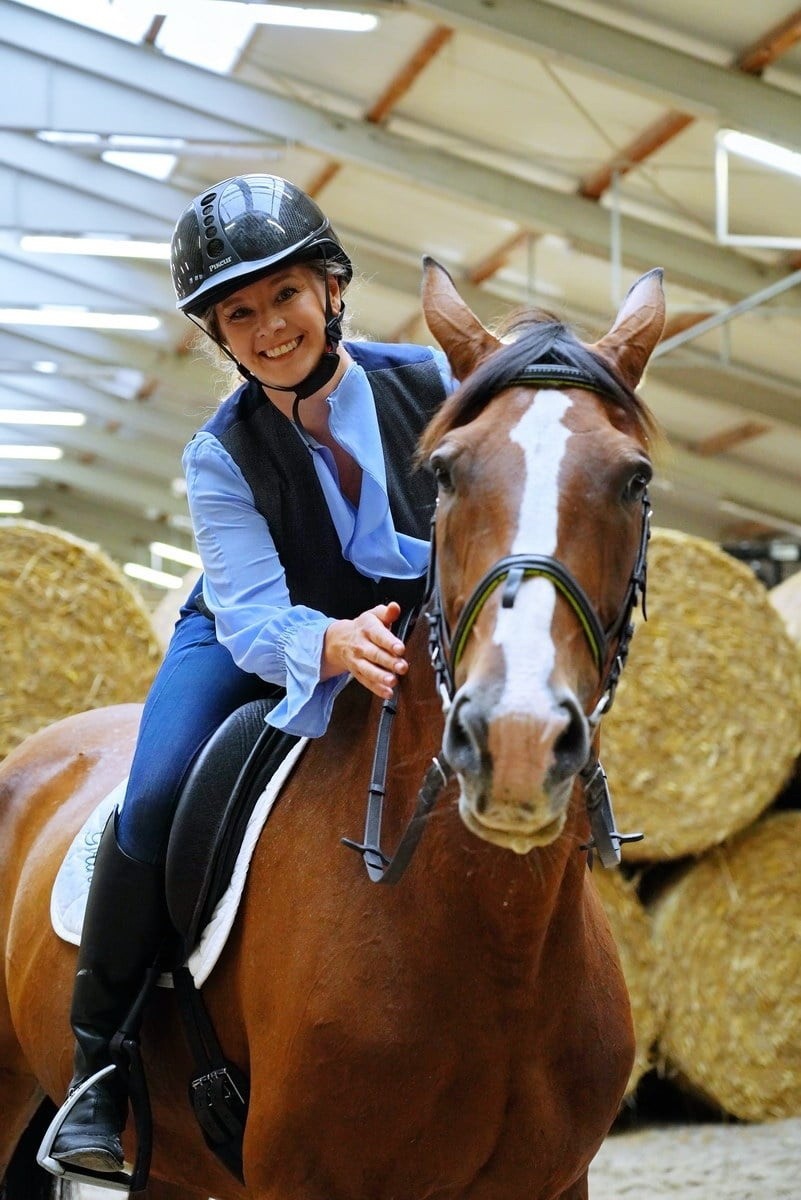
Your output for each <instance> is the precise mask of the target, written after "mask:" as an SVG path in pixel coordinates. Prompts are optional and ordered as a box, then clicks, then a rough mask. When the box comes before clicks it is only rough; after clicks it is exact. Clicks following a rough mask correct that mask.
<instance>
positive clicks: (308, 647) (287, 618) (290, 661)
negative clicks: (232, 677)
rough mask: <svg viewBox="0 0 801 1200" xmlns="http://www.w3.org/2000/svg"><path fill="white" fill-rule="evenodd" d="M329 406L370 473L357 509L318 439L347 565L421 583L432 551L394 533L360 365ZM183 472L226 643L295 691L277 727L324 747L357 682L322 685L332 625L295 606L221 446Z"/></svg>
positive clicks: (274, 717) (335, 429)
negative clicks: (337, 702) (334, 714)
mask: <svg viewBox="0 0 801 1200" xmlns="http://www.w3.org/2000/svg"><path fill="white" fill-rule="evenodd" d="M431 353H432V355H433V356H434V358H435V360H436V362H437V365H438V367H439V370H440V375H441V377H442V381H443V384H444V386H445V391H446V393H450V392H452V391H453V390H454V389H455V387H456V386H457V384H456V381H455V380H454V379H453V376H452V374H451V370H450V367H449V365H448V362H447V359H446V358H445V355H444V354H443V353H442V352H441V351H439V350H433V349H432V351H431ZM328 406H329V409H330V417H329V426H330V430H331V433H332V435H333V437H334V438H335V439H336V440H337V442H339V444H340V445H341V446H342V448H343V449H344V450H346V451H347V452H348V453H349V454H350V455H351V456H352V457H353V458H354V459H355V461H356V462H357V463H358V464H359V466H360V467H361V469H362V484H361V492H360V496H359V505H358V508H356V507H354V506H353V505H352V504H351V503H350V502H349V501H348V500H347V499H346V498H345V497H344V496H343V495H342V492H341V491H340V489H339V478H338V474H337V468H336V464H335V462H334V457H333V455H332V454H331V452H330V450H329V449H328V448H327V447H326V446H322V445H320V444H319V443H317V442H316V441H314V440H313V439H311V444H312V446H313V461H314V467H315V471H316V473H317V478H318V479H319V481H320V486H321V488H322V491H323V495H324V497H325V501H326V504H327V505H328V508H329V511H330V513H331V518H332V520H333V523H334V526H335V528H336V531H337V534H338V536H339V540H340V543H341V546H342V554H343V556H344V558H345V559H346V560H347V561H348V562H351V563H352V564H353V565H354V566H355V567H356V568H357V570H359V571H360V572H361V573H362V574H363V575H366V576H368V577H369V578H372V579H376V580H377V579H380V578H381V577H382V576H385V575H388V576H391V577H394V578H400V579H413V578H417V577H418V576H420V575H422V574H423V572H424V571H425V569H426V564H427V561H428V542H426V541H421V540H420V539H419V538H414V537H409V536H407V535H405V534H402V533H398V532H397V531H396V530H395V528H394V525H393V521H392V514H391V512H390V508H389V499H388V496H387V483H386V473H385V468H384V454H383V449H382V445H381V435H380V431H379V427H378V418H377V415H376V410H375V402H374V399H373V393H372V391H371V389H370V385H369V383H368V380H367V376H366V375H365V372H364V370H363V369H362V368H361V367H360V366H359V365H358V364H357V363H355V362H353V363H351V364H350V365H349V366H348V368H347V370H346V371H345V374H344V375H343V377H342V379H341V380H340V382H339V383H338V385H337V387H336V388H335V389H334V391H333V392H332V393H331V395H330V396H329V397H328ZM300 436H301V435H300V432H298V437H300ZM183 466H184V472H185V474H186V485H187V499H188V501H189V511H190V513H191V516H192V523H193V526H194V531H195V540H196V542H197V548H198V553H199V554H200V557H201V560H202V562H203V571H204V579H203V598H204V600H205V601H206V604H207V605H208V606H209V608H210V609H211V611H212V612H213V613H214V616H215V623H216V628H217V637H218V639H219V641H220V642H221V643H222V645H224V646H225V647H226V648H227V649H228V650H229V651H230V653H231V656H232V657H233V659H234V662H235V663H236V664H237V666H238V667H240V668H241V669H242V670H243V671H248V672H250V673H252V674H255V675H259V676H260V677H261V678H262V679H265V680H267V681H268V682H270V683H275V684H278V685H280V686H281V687H284V688H285V689H286V696H285V698H284V699H283V700H281V702H280V703H279V704H278V705H277V706H276V707H275V708H274V709H273V711H272V712H271V713H270V716H269V718H268V720H269V722H270V724H271V725H274V726H276V728H278V729H283V730H286V732H288V733H294V734H300V735H301V736H305V737H318V736H319V735H320V734H322V733H324V732H325V730H326V728H327V726H328V722H329V719H330V716H331V709H332V706H333V703H334V699H335V697H336V696H337V694H338V693H339V692H340V691H341V690H342V688H343V687H344V685H345V683H346V682H347V680H348V678H349V676H348V675H347V674H342V675H338V676H335V677H333V678H331V679H326V680H321V679H320V665H321V660H322V651H323V639H324V637H325V632H326V629H327V628H328V626H329V625H330V624H331V623H332V618H331V617H328V616H326V615H325V614H324V613H321V612H318V611H316V610H315V609H312V608H307V607H305V606H304V605H301V604H295V605H293V604H292V601H291V600H290V596H289V589H288V587H287V582H286V576H285V574H284V568H283V566H282V565H281V561H280V559H279V557H278V553H277V550H276V547H275V543H274V541H273V538H272V535H271V533H270V529H269V526H268V525H267V522H266V520H265V519H264V517H263V516H262V515H261V513H259V512H258V510H257V509H256V507H255V505H254V501H253V493H252V492H251V490H250V488H249V487H248V485H247V483H246V482H245V480H244V478H243V476H242V473H241V471H240V470H239V468H238V467H237V465H236V463H235V462H234V461H233V459H232V458H231V456H230V455H229V454H228V452H227V451H226V450H225V448H224V447H223V446H222V445H221V443H220V442H219V441H218V440H217V438H216V437H214V435H213V434H211V433H208V432H206V431H201V432H200V433H198V434H196V435H195V437H194V438H193V439H192V441H191V442H190V443H189V445H188V446H187V447H186V450H185V451H184V455H183Z"/></svg>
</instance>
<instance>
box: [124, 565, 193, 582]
mask: <svg viewBox="0 0 801 1200" xmlns="http://www.w3.org/2000/svg"><path fill="white" fill-rule="evenodd" d="M122 569H123V571H124V572H125V574H126V575H130V577H131V579H141V580H143V581H144V582H145V583H153V584H155V586H156V587H161V588H179V587H181V585H182V584H183V578H182V577H181V576H180V575H168V574H167V572H166V571H154V570H153V568H152V567H143V566H142V565H141V563H134V562H127V563H125V565H124V566H123V568H122Z"/></svg>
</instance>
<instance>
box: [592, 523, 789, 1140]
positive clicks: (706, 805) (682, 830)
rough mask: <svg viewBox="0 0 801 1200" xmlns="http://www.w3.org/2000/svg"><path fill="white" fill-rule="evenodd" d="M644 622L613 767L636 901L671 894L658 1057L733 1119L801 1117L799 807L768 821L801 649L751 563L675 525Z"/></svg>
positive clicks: (656, 547) (616, 729)
mask: <svg viewBox="0 0 801 1200" xmlns="http://www.w3.org/2000/svg"><path fill="white" fill-rule="evenodd" d="M637 624H638V629H637V633H636V636H635V638H634V641H633V643H632V649H631V655H630V660H629V664H628V666H627V669H626V671H625V673H624V676H623V679H622V682H621V685H620V689H619V691H618V696H617V700H616V704H615V707H614V709H613V710H612V712H611V713H610V714H609V717H608V718H606V719H605V721H604V725H603V746H602V752H603V753H602V756H603V761H604V765H605V767H606V770H607V772H608V774H609V778H610V782H611V786H612V794H613V798H614V804H615V811H616V815H617V819H618V825H619V827H620V828H621V829H623V830H624V831H627V830H631V829H640V830H643V831H644V832H645V835H646V837H645V840H644V841H643V842H641V843H635V844H632V845H630V846H627V847H626V850H625V858H626V860H627V861H628V862H629V863H631V862H635V863H636V864H637V867H638V878H639V882H640V891H641V893H642V894H644V895H648V894H649V893H653V892H654V891H655V890H657V889H656V883H655V881H659V883H660V887H659V888H658V899H656V900H655V901H654V902H653V905H652V913H649V914H648V915H649V916H650V915H652V916H653V921H654V925H653V939H654V940H653V946H652V952H653V954H654V956H655V957H656V958H658V960H659V962H660V967H659V969H658V971H657V972H656V981H655V984H654V987H653V990H654V991H655V992H656V994H657V995H658V996H660V997H664V998H665V999H666V1001H667V1013H666V1015H665V1017H664V1020H663V1021H662V1022H661V1026H660V1027H659V1029H658V1037H657V1039H656V1042H657V1047H656V1049H657V1055H658V1057H659V1059H660V1061H661V1062H662V1064H663V1067H664V1069H665V1071H666V1072H668V1073H671V1074H672V1073H674V1072H675V1073H678V1077H679V1078H680V1079H681V1080H682V1081H684V1082H685V1083H686V1084H687V1085H688V1086H689V1087H690V1088H691V1089H693V1090H694V1091H696V1092H699V1093H701V1094H702V1095H703V1096H704V1097H705V1098H706V1099H707V1100H710V1101H711V1102H712V1103H713V1104H714V1105H716V1106H717V1107H718V1108H719V1109H721V1110H723V1111H725V1112H728V1113H731V1114H732V1115H734V1116H738V1117H745V1118H747V1119H762V1118H767V1117H771V1116H779V1115H781V1116H788V1115H791V1114H792V1115H799V1114H801V1052H799V1051H798V1050H797V1047H798V1045H799V1044H801V1041H800V1040H799V1034H801V995H800V994H799V989H798V986H797V984H791V979H797V978H799V977H801V949H800V948H799V938H798V933H799V931H801V920H799V918H801V883H799V881H798V879H797V875H796V872H794V871H793V869H792V857H793V856H792V851H791V849H790V847H791V845H792V843H793V840H794V839H798V837H799V834H801V814H797V813H781V814H777V813H771V814H770V815H769V816H764V815H763V814H765V813H766V811H767V810H768V809H770V808H771V806H772V805H773V803H774V801H775V799H776V796H777V794H778V793H779V791H780V789H781V788H782V786H783V785H784V784H785V782H786V781H787V779H788V777H789V776H790V775H791V774H792V771H793V767H794V765H795V763H796V761H797V759H798V755H799V752H800V751H801V652H799V649H798V647H797V646H796V644H795V642H794V640H793V638H792V637H791V636H790V634H789V632H788V630H787V628H786V626H785V624H784V622H783V620H782V618H781V617H780V616H779V614H778V612H777V611H776V609H775V608H774V607H773V606H772V604H771V602H770V599H769V596H768V593H767V592H766V591H765V589H764V587H763V586H762V584H760V583H759V582H758V581H757V580H756V579H755V577H754V576H753V574H752V573H751V571H750V570H749V569H748V568H747V567H745V566H743V565H742V564H740V563H738V562H736V561H735V560H734V559H732V558H731V557H729V556H728V555H726V554H724V553H723V552H722V551H720V550H719V549H718V548H717V547H715V546H714V545H712V544H711V543H709V542H706V541H704V540H702V539H699V538H694V537H690V536H689V535H685V534H681V533H677V532H674V531H671V530H655V531H654V536H653V538H652V542H651V547H650V550H649V587H648V621H647V623H643V621H642V615H641V614H638V616H637ZM780 846H783V851H782V850H780ZM782 852H783V853H784V854H785V855H786V858H787V865H786V866H785V865H784V864H779V862H778V859H779V857H780V854H781V853H782ZM774 860H776V861H774ZM671 864H672V869H671ZM671 877H672V878H671ZM649 881H650V883H649ZM760 881H761V882H760ZM760 931H761V937H762V942H761V945H760ZM782 947H783V949H782ZM621 957H624V955H623V951H622V949H621ZM640 987H641V988H642V985H640ZM780 996H781V997H783V1001H782V1004H779V997H780ZM635 1013H636V1010H635ZM635 1019H636V1016H635ZM656 1020H657V1023H659V1018H658V1014H657V1016H656ZM640 1024H642V1017H640ZM641 1036H642V1037H643V1038H644V1036H645V1034H644V1032H643V1034H642V1035H641V1031H640V1029H638V1040H639V1039H640V1037H641Z"/></svg>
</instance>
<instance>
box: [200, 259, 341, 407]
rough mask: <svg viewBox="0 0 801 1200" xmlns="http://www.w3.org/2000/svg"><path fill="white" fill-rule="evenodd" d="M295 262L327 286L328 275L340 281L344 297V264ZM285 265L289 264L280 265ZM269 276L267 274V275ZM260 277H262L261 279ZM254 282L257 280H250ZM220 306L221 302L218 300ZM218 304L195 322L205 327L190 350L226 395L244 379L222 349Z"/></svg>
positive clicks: (205, 311) (326, 261)
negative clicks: (212, 370)
mask: <svg viewBox="0 0 801 1200" xmlns="http://www.w3.org/2000/svg"><path fill="white" fill-rule="evenodd" d="M296 262H298V263H299V264H301V265H302V266H305V267H311V269H312V271H314V273H315V275H317V276H318V278H320V279H322V280H323V282H324V283H325V282H326V281H327V279H328V276H329V275H332V276H333V277H334V278H335V279H338V280H339V290H340V295H342V294H344V292H345V289H346V288H347V286H348V282H349V280H348V271H347V268H346V267H345V264H344V263H341V262H338V261H336V260H334V261H333V262H329V261H328V260H327V259H326V260H325V261H323V259H322V258H320V257H317V256H315V257H314V258H309V259H297V260H296ZM277 265H280V266H285V265H287V264H285V263H281V264H277ZM264 274H265V275H267V274H269V272H268V271H265V272H264ZM258 278H262V277H261V276H259V277H258ZM250 282H251V283H253V282H255V281H254V280H251V281H250ZM218 303H219V301H218ZM215 310H216V305H214V304H212V305H210V306H209V307H208V308H206V309H204V310H203V311H202V312H199V313H198V314H197V316H196V317H195V323H196V324H199V325H200V326H201V327H202V330H203V333H202V334H201V333H198V335H197V337H195V338H193V339H192V342H191V348H192V349H193V350H198V351H199V352H200V353H201V354H202V355H203V357H204V358H206V359H207V360H208V361H209V362H210V363H211V365H212V366H213V367H214V368H215V370H216V371H217V372H218V373H219V374H220V375H221V377H222V380H223V383H224V385H225V387H226V389H227V390H226V392H225V395H227V394H228V392H230V391H232V390H233V388H235V387H238V386H239V384H240V383H241V380H242V375H241V374H240V371H239V368H238V366H237V364H236V363H235V362H234V361H233V360H232V359H231V358H230V357H229V355H228V354H227V353H226V351H225V350H224V349H223V346H224V345H225V339H224V337H223V335H222V331H221V329H220V322H219V320H218V317H217V313H216V311H215Z"/></svg>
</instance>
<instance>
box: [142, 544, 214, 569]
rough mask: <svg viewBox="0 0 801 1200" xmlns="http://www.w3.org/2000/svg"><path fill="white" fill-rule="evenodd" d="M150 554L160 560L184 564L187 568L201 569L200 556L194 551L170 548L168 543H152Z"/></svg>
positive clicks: (175, 547)
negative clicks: (165, 559) (166, 559)
mask: <svg viewBox="0 0 801 1200" xmlns="http://www.w3.org/2000/svg"><path fill="white" fill-rule="evenodd" d="M150 553H151V554H156V555H158V557H159V558H169V559H171V560H172V561H173V562H177V563H182V564H183V566H185V567H200V566H202V563H201V561H200V555H199V554H195V552H194V551H193V550H184V549H182V548H181V547H180V546H170V545H168V543H167V542H151V543H150Z"/></svg>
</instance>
